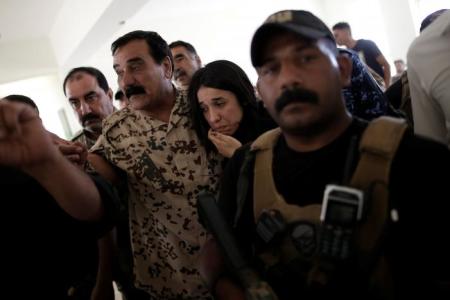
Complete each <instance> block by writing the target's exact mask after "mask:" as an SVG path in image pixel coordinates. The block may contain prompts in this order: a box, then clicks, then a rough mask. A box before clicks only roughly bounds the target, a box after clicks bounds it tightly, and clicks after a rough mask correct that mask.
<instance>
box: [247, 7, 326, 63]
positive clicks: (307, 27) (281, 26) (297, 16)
mask: <svg viewBox="0 0 450 300" xmlns="http://www.w3.org/2000/svg"><path fill="white" fill-rule="evenodd" d="M279 30H286V31H290V32H293V33H296V34H298V35H300V36H302V37H304V38H307V39H311V40H318V39H321V38H328V39H330V40H331V41H333V43H335V40H334V36H333V33H332V32H331V31H330V29H329V28H328V26H327V25H325V23H324V22H322V20H320V19H319V18H318V17H316V16H315V15H313V14H312V13H310V12H309V11H305V10H282V11H279V12H276V13H274V14H272V15H270V16H269V17H268V18H267V20H266V21H265V22H264V23H263V24H262V25H261V26H260V27H259V28H258V29H257V30H256V32H255V34H254V35H253V39H252V44H251V57H252V64H253V66H254V67H259V66H260V65H261V57H260V56H261V50H262V46H263V45H264V43H266V42H267V40H268V39H269V38H270V37H272V34H273V33H274V32H279Z"/></svg>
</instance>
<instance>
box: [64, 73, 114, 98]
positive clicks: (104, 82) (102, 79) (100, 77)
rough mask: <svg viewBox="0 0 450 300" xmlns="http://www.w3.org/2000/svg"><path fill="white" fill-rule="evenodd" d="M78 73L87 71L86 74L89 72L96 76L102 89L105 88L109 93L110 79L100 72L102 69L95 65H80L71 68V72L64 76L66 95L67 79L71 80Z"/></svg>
mask: <svg viewBox="0 0 450 300" xmlns="http://www.w3.org/2000/svg"><path fill="white" fill-rule="evenodd" d="M77 73H86V74H89V75H91V76H93V77H95V79H96V80H97V83H98V85H99V86H100V87H101V88H102V90H104V91H105V93H107V92H108V91H109V85H108V81H107V80H106V77H105V75H103V73H102V72H100V70H98V69H96V68H93V67H78V68H73V69H72V70H70V71H69V73H67V75H66V78H64V82H63V91H64V95H65V96H67V95H66V84H67V81H69V79H70V78H72V77H73V76H74V75H75V74H77Z"/></svg>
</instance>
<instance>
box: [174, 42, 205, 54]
mask: <svg viewBox="0 0 450 300" xmlns="http://www.w3.org/2000/svg"><path fill="white" fill-rule="evenodd" d="M175 47H184V48H186V49H187V50H188V51H189V52H191V53H192V54H195V55H198V54H197V50H195V48H194V46H192V45H191V44H189V43H188V42H185V41H175V42H172V43H170V45H169V48H170V49H173V48H175Z"/></svg>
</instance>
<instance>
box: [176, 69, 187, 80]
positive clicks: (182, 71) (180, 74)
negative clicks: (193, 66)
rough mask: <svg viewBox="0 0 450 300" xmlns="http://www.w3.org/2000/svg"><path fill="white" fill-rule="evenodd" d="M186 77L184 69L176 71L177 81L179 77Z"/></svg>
mask: <svg viewBox="0 0 450 300" xmlns="http://www.w3.org/2000/svg"><path fill="white" fill-rule="evenodd" d="M182 75H186V72H185V71H184V70H182V69H178V70H175V79H178V77H180V76H182Z"/></svg>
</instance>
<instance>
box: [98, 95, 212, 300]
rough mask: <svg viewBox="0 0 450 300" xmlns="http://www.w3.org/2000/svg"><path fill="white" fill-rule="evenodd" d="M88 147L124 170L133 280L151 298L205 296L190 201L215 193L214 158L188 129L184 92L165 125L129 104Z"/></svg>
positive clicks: (199, 236) (199, 238) (200, 237)
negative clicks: (197, 266)
mask: <svg viewBox="0 0 450 300" xmlns="http://www.w3.org/2000/svg"><path fill="white" fill-rule="evenodd" d="M91 151H93V152H95V153H98V154H100V155H102V156H103V157H104V158H106V159H107V160H108V161H109V162H110V163H112V164H113V165H114V166H116V167H118V168H119V169H121V170H123V171H125V173H126V174H127V180H128V190H129V197H128V198H129V199H128V208H129V209H128V214H129V220H130V221H129V227H130V236H131V244H132V251H133V263H134V274H135V285H136V287H138V288H141V289H144V290H146V291H147V292H148V293H149V294H150V295H151V296H152V298H153V297H154V298H156V299H202V298H203V299H204V298H209V297H211V296H210V294H209V292H208V291H207V289H206V287H205V286H204V284H203V282H202V280H201V278H200V276H199V272H198V270H197V269H196V263H197V260H198V256H199V252H200V249H201V247H202V245H203V244H204V243H205V241H206V239H207V236H206V231H205V229H204V228H203V227H202V226H201V224H200V223H199V222H198V216H197V210H196V200H197V195H198V193H199V192H200V191H202V190H207V191H211V192H215V191H216V185H217V182H218V179H219V175H220V173H221V166H220V165H221V164H220V157H218V156H215V155H216V154H212V155H214V157H213V156H209V157H207V154H206V151H205V150H204V148H203V147H202V146H201V145H200V141H199V140H198V138H197V135H196V134H195V131H194V130H193V129H192V124H191V121H190V118H189V106H188V102H187V100H186V94H185V93H182V92H177V97H176V101H175V104H174V107H173V109H172V113H171V116H170V120H169V123H165V122H162V121H160V120H156V119H154V118H152V117H150V116H146V115H143V114H141V113H140V112H138V111H134V110H132V109H130V108H125V109H122V110H120V111H117V112H115V113H113V114H112V115H111V116H110V117H108V118H107V119H106V121H105V122H104V123H103V133H102V135H101V136H100V137H99V139H98V141H97V143H96V144H95V146H94V147H93V148H92V149H91Z"/></svg>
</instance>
